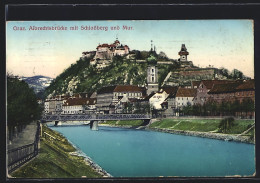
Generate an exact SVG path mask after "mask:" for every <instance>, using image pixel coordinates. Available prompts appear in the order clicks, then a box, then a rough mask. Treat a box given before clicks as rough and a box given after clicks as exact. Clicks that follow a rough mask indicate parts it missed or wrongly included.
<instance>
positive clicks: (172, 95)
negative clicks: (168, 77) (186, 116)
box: [161, 86, 178, 116]
mask: <svg viewBox="0 0 260 183" xmlns="http://www.w3.org/2000/svg"><path fill="white" fill-rule="evenodd" d="M162 90H164V91H165V92H166V93H167V94H168V97H167V98H166V99H165V100H164V102H163V103H162V104H161V105H162V109H164V112H163V116H173V115H174V114H175V107H176V94H177V91H178V87H174V86H164V87H163V88H162Z"/></svg>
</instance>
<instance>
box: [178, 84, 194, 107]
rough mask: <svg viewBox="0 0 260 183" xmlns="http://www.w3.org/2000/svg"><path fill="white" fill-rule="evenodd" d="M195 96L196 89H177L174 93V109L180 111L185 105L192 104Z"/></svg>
mask: <svg viewBox="0 0 260 183" xmlns="http://www.w3.org/2000/svg"><path fill="white" fill-rule="evenodd" d="M196 95H197V89H194V88H178V91H177V93H176V102H175V108H176V109H181V108H183V107H184V106H187V105H193V104H194V101H193V100H194V98H195V97H196Z"/></svg>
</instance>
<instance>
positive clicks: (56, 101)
mask: <svg viewBox="0 0 260 183" xmlns="http://www.w3.org/2000/svg"><path fill="white" fill-rule="evenodd" d="M68 98H69V97H67V96H60V95H59V96H56V97H52V98H49V99H46V100H45V102H44V112H45V114H61V113H62V105H63V104H64V102H65V101H66V100H67V99H68Z"/></svg>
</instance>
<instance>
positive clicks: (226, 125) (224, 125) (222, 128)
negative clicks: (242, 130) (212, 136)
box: [219, 117, 235, 133]
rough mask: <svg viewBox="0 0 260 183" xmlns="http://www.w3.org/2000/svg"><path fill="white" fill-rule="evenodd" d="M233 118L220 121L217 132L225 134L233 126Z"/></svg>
mask: <svg viewBox="0 0 260 183" xmlns="http://www.w3.org/2000/svg"><path fill="white" fill-rule="evenodd" d="M234 121H235V119H234V118H233V117H229V118H225V119H222V120H221V121H220V123H219V132H222V133H227V132H228V131H230V129H231V128H232V127H233V126H234V125H235V123H234Z"/></svg>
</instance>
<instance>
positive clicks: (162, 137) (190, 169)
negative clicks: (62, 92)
mask: <svg viewBox="0 0 260 183" xmlns="http://www.w3.org/2000/svg"><path fill="white" fill-rule="evenodd" d="M50 127H51V128H52V129H53V130H56V131H58V132H60V133H62V134H63V135H64V136H65V137H66V138H67V139H68V140H69V141H70V142H72V143H73V144H74V145H75V146H76V147H77V148H79V149H80V150H81V151H82V152H84V153H85V154H87V155H88V156H89V157H90V158H91V159H92V160H94V161H95V162H96V163H97V164H98V165H100V166H101V167H102V168H103V169H105V170H106V171H107V172H108V173H110V174H111V175H112V176H114V177H159V176H185V177H190V176H196V177H197V176H200V177H201V176H213V177H219V176H220V177H222V176H233V175H241V176H250V175H253V173H254V172H255V160H254V157H255V146H254V145H253V144H245V143H238V142H226V141H222V140H214V139H207V138H200V137H193V136H183V135H175V134H168V133H162V132H154V131H146V130H133V129H123V128H112V127H99V131H91V130H90V128H89V126H84V125H82V126H59V127H54V126H50Z"/></svg>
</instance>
